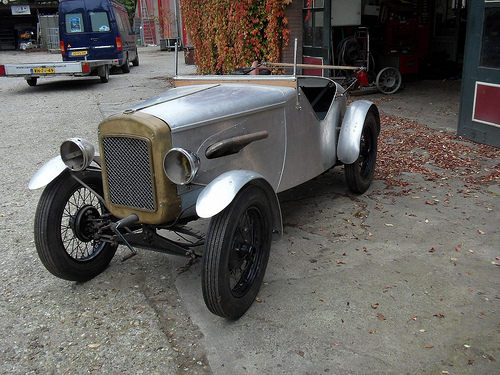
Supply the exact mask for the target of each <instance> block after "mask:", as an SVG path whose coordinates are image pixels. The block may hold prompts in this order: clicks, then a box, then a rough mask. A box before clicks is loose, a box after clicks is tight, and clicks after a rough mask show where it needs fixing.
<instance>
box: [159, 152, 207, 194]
mask: <svg viewBox="0 0 500 375" xmlns="http://www.w3.org/2000/svg"><path fill="white" fill-rule="evenodd" d="M199 167H200V159H199V158H198V155H196V154H195V153H194V152H192V151H189V150H186V149H183V148H173V149H171V150H170V151H169V152H167V154H166V155H165V157H164V158H163V170H164V171H165V174H166V175H167V177H168V178H169V179H170V181H172V182H173V183H175V184H178V185H186V184H189V183H190V182H191V181H193V180H194V178H195V177H196V173H198V168H199Z"/></svg>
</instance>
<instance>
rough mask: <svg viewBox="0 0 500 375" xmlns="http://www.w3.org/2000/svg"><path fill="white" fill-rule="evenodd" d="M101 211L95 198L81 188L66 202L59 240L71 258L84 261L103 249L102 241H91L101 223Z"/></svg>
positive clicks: (99, 204)
mask: <svg viewBox="0 0 500 375" xmlns="http://www.w3.org/2000/svg"><path fill="white" fill-rule="evenodd" d="M102 211H103V208H102V205H101V202H100V201H99V199H98V198H97V196H96V195H95V194H94V193H93V192H92V191H91V190H89V189H87V188H86V187H83V186H82V187H80V188H79V189H78V190H76V191H75V192H74V193H73V195H71V197H70V198H69V200H68V202H66V205H65V207H64V210H63V214H62V216H61V240H62V243H63V246H64V248H65V249H66V252H67V253H68V255H69V256H70V257H71V258H73V259H75V260H79V261H86V260H89V259H92V258H93V257H95V256H96V255H97V254H99V252H100V251H101V250H102V249H103V248H104V246H105V243H104V242H103V241H100V240H95V239H93V236H94V234H95V233H96V232H97V230H98V225H99V223H100V222H101V219H100V212H102Z"/></svg>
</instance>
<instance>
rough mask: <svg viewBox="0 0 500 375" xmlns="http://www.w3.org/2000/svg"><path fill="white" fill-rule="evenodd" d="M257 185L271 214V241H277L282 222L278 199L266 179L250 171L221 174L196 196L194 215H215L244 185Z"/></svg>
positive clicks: (203, 216) (281, 229)
mask: <svg viewBox="0 0 500 375" xmlns="http://www.w3.org/2000/svg"><path fill="white" fill-rule="evenodd" d="M249 184H252V185H257V186H259V187H261V188H262V189H263V191H264V192H265V194H266V196H267V199H268V201H269V204H270V205H271V213H272V221H273V222H272V233H273V236H272V240H273V242H276V241H278V240H279V239H280V238H281V235H282V232H283V222H282V218H281V209H280V204H279V201H278V197H277V196H276V193H275V192H274V190H273V188H272V186H271V185H270V184H269V182H267V181H266V179H265V178H264V177H263V176H262V175H260V174H258V173H256V172H252V171H247V170H236V171H229V172H226V173H223V174H221V175H220V176H219V177H217V178H216V179H215V180H213V181H212V182H211V183H210V184H208V185H207V186H206V187H205V188H204V189H203V191H202V192H201V193H200V195H199V196H198V199H197V201H196V213H197V215H198V216H199V217H201V218H210V217H212V216H215V215H217V214H218V213H220V212H221V211H222V210H224V209H225V208H226V207H227V206H229V205H230V204H231V202H232V201H233V199H234V198H235V197H236V195H237V194H238V192H239V191H240V190H241V189H242V188H243V187H244V186H246V185H249Z"/></svg>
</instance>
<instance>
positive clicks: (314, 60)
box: [302, 56, 323, 77]
mask: <svg viewBox="0 0 500 375" xmlns="http://www.w3.org/2000/svg"><path fill="white" fill-rule="evenodd" d="M302 61H303V62H304V64H312V65H323V59H322V58H321V57H311V56H303V57H302ZM302 74H304V75H306V76H320V77H321V76H322V75H323V69H316V68H304V69H302Z"/></svg>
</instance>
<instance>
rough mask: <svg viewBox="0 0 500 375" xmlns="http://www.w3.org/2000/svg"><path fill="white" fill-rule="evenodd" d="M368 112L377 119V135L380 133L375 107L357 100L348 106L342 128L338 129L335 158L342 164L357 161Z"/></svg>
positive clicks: (368, 102)
mask: <svg viewBox="0 0 500 375" xmlns="http://www.w3.org/2000/svg"><path fill="white" fill-rule="evenodd" d="M368 112H373V113H374V115H375V118H376V119H377V126H378V129H377V135H378V133H379V132H380V120H379V112H378V109H377V106H376V105H375V104H373V103H372V102H370V101H368V100H357V101H355V102H353V103H351V104H350V105H349V107H348V108H347V111H346V114H345V116H344V119H343V120H342V127H341V128H340V134H339V141H338V147H337V157H338V159H339V160H340V161H341V162H342V163H344V164H352V163H354V162H355V161H356V160H358V157H359V153H360V147H361V134H362V132H363V125H364V123H365V118H366V115H367V114H368Z"/></svg>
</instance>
